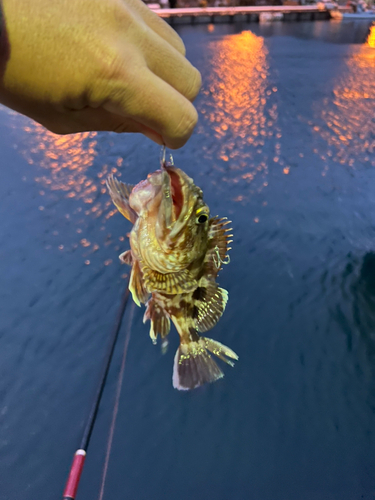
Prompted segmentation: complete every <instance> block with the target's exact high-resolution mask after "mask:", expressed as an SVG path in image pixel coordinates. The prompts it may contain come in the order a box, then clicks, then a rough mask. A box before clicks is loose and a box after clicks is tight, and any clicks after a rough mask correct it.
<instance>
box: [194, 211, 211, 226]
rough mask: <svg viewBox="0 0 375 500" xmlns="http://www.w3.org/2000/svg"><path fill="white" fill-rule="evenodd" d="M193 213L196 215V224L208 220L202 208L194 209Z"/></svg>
mask: <svg viewBox="0 0 375 500" xmlns="http://www.w3.org/2000/svg"><path fill="white" fill-rule="evenodd" d="M195 215H196V216H197V218H196V222H197V224H204V223H205V222H207V221H208V214H207V213H206V212H205V211H204V208H203V209H202V208H201V209H199V210H197V211H196V213H195Z"/></svg>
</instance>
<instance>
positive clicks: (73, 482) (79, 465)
mask: <svg viewBox="0 0 375 500" xmlns="http://www.w3.org/2000/svg"><path fill="white" fill-rule="evenodd" d="M128 281H129V279H128ZM128 284H129V283H127V284H126V291H125V293H124V295H123V297H122V300H121V304H120V307H119V310H118V313H117V317H116V322H115V324H114V327H113V331H112V335H111V337H110V341H109V345H108V351H107V354H106V357H105V358H104V363H103V369H102V373H101V377H100V379H99V384H98V387H97V390H96V394H95V397H94V401H93V404H92V407H91V411H90V413H89V416H88V419H87V422H86V426H85V429H84V431H83V435H82V439H81V444H80V446H79V448H78V449H77V451H76V452H75V454H74V458H73V462H72V465H71V467H70V472H69V476H68V480H67V482H66V486H65V489H64V493H63V497H62V500H74V499H75V497H76V494H77V489H78V485H79V481H80V478H81V474H82V470H83V466H84V463H85V458H86V453H87V448H88V446H89V443H90V438H91V434H92V431H93V428H94V425H95V420H96V417H97V414H98V409H99V405H100V400H101V398H102V394H103V390H104V386H105V383H106V380H107V375H108V371H109V367H110V365H111V361H112V356H113V352H114V350H115V345H116V341H117V338H118V335H119V332H120V328H121V324H122V319H123V317H124V312H125V309H126V304H127V302H128V298H129V287H128Z"/></svg>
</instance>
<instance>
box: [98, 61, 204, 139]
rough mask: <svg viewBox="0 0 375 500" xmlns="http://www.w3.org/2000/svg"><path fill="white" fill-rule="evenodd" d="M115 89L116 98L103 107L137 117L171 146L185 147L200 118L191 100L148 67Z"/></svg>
mask: <svg viewBox="0 0 375 500" xmlns="http://www.w3.org/2000/svg"><path fill="white" fill-rule="evenodd" d="M115 87H116V88H113V89H112V92H111V94H112V96H113V97H112V99H111V100H110V101H107V102H106V103H105V104H104V105H103V107H104V108H105V109H107V110H108V111H110V112H112V113H116V114H118V115H121V116H123V117H124V118H128V119H131V120H134V121H135V122H137V123H140V124H141V125H143V126H145V127H147V128H148V129H150V130H151V131H153V132H155V134H157V135H158V136H161V137H162V139H163V141H164V144H165V145H166V146H168V147H169V148H171V149H178V148H180V147H182V146H183V145H184V144H185V143H186V142H187V140H188V139H189V137H190V136H191V134H192V133H193V130H194V127H195V125H196V124H197V121H198V113H197V111H196V109H195V108H194V106H193V105H192V104H191V102H190V101H189V100H188V99H186V98H185V97H184V96H183V95H182V94H180V93H179V92H178V91H177V90H175V89H174V88H173V87H171V86H170V85H169V84H168V83H166V82H165V81H164V80H162V79H161V78H159V77H158V76H156V75H155V74H154V73H153V72H152V71H150V70H149V69H148V68H147V67H144V68H143V69H142V70H141V71H138V72H137V74H136V75H133V79H132V81H131V82H130V83H129V84H128V85H127V86H126V88H124V86H123V85H121V82H118V83H117V84H115Z"/></svg>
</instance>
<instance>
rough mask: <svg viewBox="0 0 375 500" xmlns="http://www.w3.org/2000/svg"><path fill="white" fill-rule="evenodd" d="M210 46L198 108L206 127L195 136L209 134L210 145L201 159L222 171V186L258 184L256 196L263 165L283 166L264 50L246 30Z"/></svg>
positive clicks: (238, 198)
mask: <svg viewBox="0 0 375 500" xmlns="http://www.w3.org/2000/svg"><path fill="white" fill-rule="evenodd" d="M210 45H211V48H212V52H213V57H212V60H211V66H212V69H211V72H210V80H209V84H208V86H207V88H206V89H204V90H203V93H204V94H205V96H206V97H205V101H204V106H205V107H204V108H201V109H200V111H201V113H202V115H203V116H204V117H205V121H206V124H205V125H204V126H202V127H200V128H199V129H198V132H199V133H203V134H207V133H208V134H211V135H212V133H213V134H214V137H215V140H214V141H209V144H212V146H211V148H210V147H209V146H206V148H205V157H206V158H208V159H210V160H211V162H212V163H214V168H215V169H216V170H219V171H221V172H223V176H222V180H223V181H224V182H226V183H229V184H231V185H235V184H237V185H238V186H237V187H238V188H241V186H242V187H243V186H244V183H245V184H249V183H253V182H254V180H255V179H257V182H256V189H257V190H258V191H259V190H261V189H263V187H264V186H266V185H267V182H266V181H265V179H266V177H267V173H268V164H269V163H273V162H274V163H279V162H280V161H281V163H283V161H282V160H281V159H280V148H281V144H280V143H279V139H280V138H281V133H280V130H279V129H278V128H277V118H278V113H277V104H276V99H275V93H276V92H277V88H276V87H270V85H269V83H268V76H269V64H268V62H267V56H268V50H267V48H266V46H265V42H264V39H263V38H262V37H260V36H256V35H254V34H253V33H251V32H250V31H244V32H242V33H240V34H236V35H230V36H226V37H224V38H223V39H220V40H216V41H213V42H211V44H210ZM207 122H208V123H209V124H210V126H209V127H208V126H207ZM207 130H208V132H207ZM270 149H271V150H270ZM212 160H213V161H212ZM254 187H255V186H254ZM248 190H249V189H248V188H246V191H248ZM233 199H234V200H236V201H243V200H245V199H246V196H244V195H243V193H241V194H240V195H238V196H236V197H235V198H233Z"/></svg>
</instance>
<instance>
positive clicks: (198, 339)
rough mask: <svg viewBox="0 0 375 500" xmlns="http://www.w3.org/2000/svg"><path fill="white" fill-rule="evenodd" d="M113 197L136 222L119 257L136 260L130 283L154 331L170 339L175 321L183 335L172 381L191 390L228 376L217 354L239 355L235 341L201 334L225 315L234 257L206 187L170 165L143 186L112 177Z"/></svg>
mask: <svg viewBox="0 0 375 500" xmlns="http://www.w3.org/2000/svg"><path fill="white" fill-rule="evenodd" d="M107 186H108V189H109V193H110V195H111V198H112V201H113V203H114V204H115V205H116V207H117V208H118V210H119V211H120V212H121V213H122V215H124V216H125V217H126V218H127V219H128V220H130V222H132V224H133V228H132V230H131V232H130V237H129V239H130V250H127V251H126V252H124V253H122V254H121V255H120V259H121V260H122V261H123V262H125V263H127V264H128V265H130V266H131V275H130V283H129V288H130V291H131V293H132V296H133V299H134V301H135V302H136V304H137V305H139V306H140V305H141V303H143V304H146V312H145V315H144V322H145V321H147V320H150V322H151V327H150V337H151V339H152V341H153V342H154V343H156V341H157V336H158V335H160V337H161V338H162V340H163V345H164V346H165V345H166V343H167V335H168V334H169V331H170V321H171V320H172V322H173V323H174V325H175V327H176V329H177V332H178V334H179V336H180V346H179V348H178V350H177V352H176V356H175V361H174V369H173V386H174V387H175V388H176V389H180V390H181V389H182V390H188V389H194V388H195V387H199V386H200V385H203V384H205V383H207V382H213V381H215V380H217V379H219V378H221V377H223V375H224V374H223V372H222V371H221V369H220V368H219V366H218V365H217V364H216V362H215V360H214V359H213V358H212V356H211V354H210V353H213V354H215V355H216V356H217V357H218V358H220V359H221V360H223V361H225V362H226V363H228V364H230V365H233V361H232V360H237V359H238V356H237V355H236V354H235V353H234V352H233V351H232V350H231V349H229V347H226V346H224V345H222V344H221V343H220V342H217V341H215V340H212V339H208V338H205V337H202V336H200V334H201V333H204V332H206V331H207V330H210V329H211V328H212V327H213V326H215V324H216V323H217V322H218V320H219V319H220V317H221V316H222V314H223V312H224V309H225V306H226V303H227V300H228V293H227V291H226V290H224V289H222V288H220V287H219V286H218V284H217V283H216V277H217V274H218V272H219V271H220V269H221V267H222V264H223V263H226V262H227V261H228V256H227V252H228V250H229V247H228V245H229V243H230V242H231V240H230V239H229V238H230V237H231V236H232V235H231V234H229V232H230V231H231V229H229V228H227V225H228V222H229V221H227V220H226V219H219V218H218V217H213V218H210V213H209V208H208V206H207V205H206V204H205V203H204V200H203V193H202V191H201V189H200V188H199V187H197V186H196V185H195V184H194V182H193V180H192V179H191V178H190V177H188V176H187V175H186V174H185V172H183V171H182V170H181V169H179V168H176V167H174V166H167V165H166V164H163V166H162V168H161V170H157V171H156V172H153V173H152V174H149V176H148V177H147V179H146V180H144V181H141V182H140V183H138V184H137V185H136V186H130V185H127V184H124V183H123V182H121V181H118V180H117V179H116V178H114V177H113V176H110V177H109V178H108V180H107Z"/></svg>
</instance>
